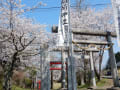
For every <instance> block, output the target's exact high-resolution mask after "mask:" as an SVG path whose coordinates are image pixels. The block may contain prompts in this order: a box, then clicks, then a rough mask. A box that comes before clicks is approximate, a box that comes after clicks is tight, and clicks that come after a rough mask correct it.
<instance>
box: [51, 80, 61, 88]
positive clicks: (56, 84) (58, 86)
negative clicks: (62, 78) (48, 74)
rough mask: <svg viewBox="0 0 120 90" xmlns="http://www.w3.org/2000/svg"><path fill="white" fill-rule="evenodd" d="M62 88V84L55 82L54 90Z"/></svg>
mask: <svg viewBox="0 0 120 90" xmlns="http://www.w3.org/2000/svg"><path fill="white" fill-rule="evenodd" d="M60 88H61V83H57V82H54V83H53V90H57V89H60Z"/></svg>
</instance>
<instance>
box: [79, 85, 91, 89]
mask: <svg viewBox="0 0 120 90" xmlns="http://www.w3.org/2000/svg"><path fill="white" fill-rule="evenodd" d="M88 87H89V85H81V86H78V89H86V88H88Z"/></svg>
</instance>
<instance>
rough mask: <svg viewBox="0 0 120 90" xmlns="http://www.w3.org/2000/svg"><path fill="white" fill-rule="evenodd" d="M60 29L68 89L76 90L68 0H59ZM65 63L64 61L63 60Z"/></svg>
mask: <svg viewBox="0 0 120 90" xmlns="http://www.w3.org/2000/svg"><path fill="white" fill-rule="evenodd" d="M60 19H61V29H62V34H63V38H64V44H65V46H67V47H68V51H69V55H68V62H69V64H68V73H69V74H68V90H76V74H75V66H74V60H75V59H74V58H73V45H72V31H71V29H70V0H62V2H61V18H60ZM64 63H65V62H64Z"/></svg>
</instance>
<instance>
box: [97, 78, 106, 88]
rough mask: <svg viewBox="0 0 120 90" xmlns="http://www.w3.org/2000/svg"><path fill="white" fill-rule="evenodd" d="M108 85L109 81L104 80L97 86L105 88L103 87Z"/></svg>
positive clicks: (98, 82)
mask: <svg viewBox="0 0 120 90" xmlns="http://www.w3.org/2000/svg"><path fill="white" fill-rule="evenodd" d="M106 83H107V79H102V80H100V81H97V86H98V87H103V86H105V85H106Z"/></svg>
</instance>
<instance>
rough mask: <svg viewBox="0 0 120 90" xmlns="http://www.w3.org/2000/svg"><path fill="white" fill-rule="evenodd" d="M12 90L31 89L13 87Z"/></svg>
mask: <svg viewBox="0 0 120 90" xmlns="http://www.w3.org/2000/svg"><path fill="white" fill-rule="evenodd" d="M12 90H30V89H25V88H20V87H18V86H15V85H13V87H12Z"/></svg>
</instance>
